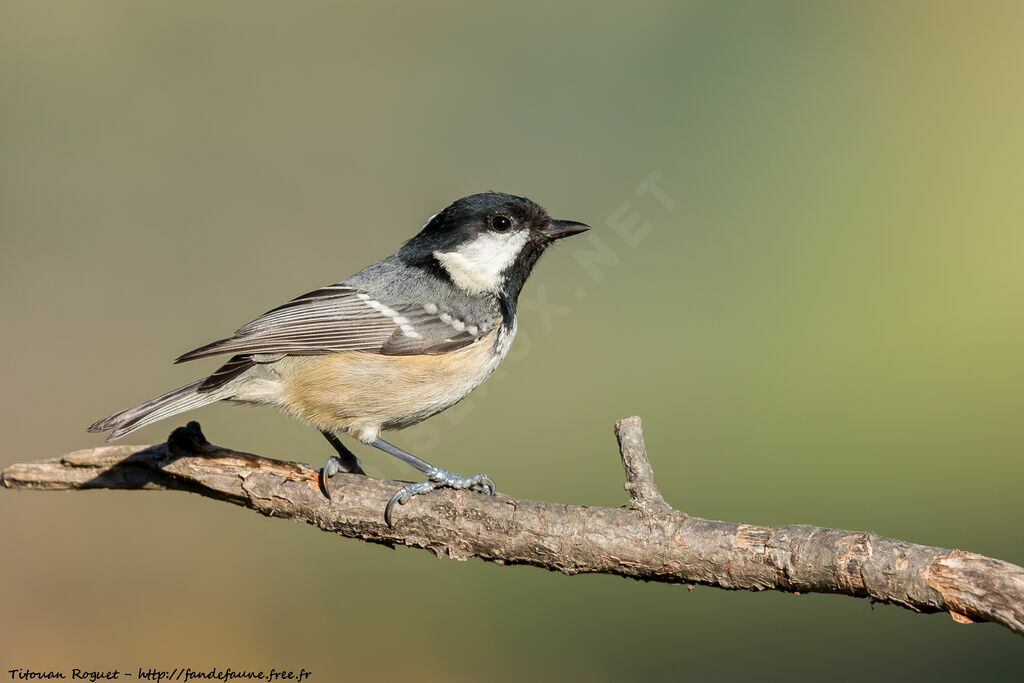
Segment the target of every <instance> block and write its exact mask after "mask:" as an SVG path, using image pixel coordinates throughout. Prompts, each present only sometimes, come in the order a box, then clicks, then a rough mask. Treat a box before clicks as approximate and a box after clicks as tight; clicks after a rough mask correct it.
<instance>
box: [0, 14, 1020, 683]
mask: <svg viewBox="0 0 1024 683" xmlns="http://www.w3.org/2000/svg"><path fill="white" fill-rule="evenodd" d="M0 7H2V16H0V80H2V83H0V85H2V95H0V117H2V118H0V123H2V126H0V136H2V143H0V144H2V147H0V152H2V154H0V273H2V278H3V287H2V291H0V312H2V316H3V321H4V324H3V328H4V333H3V334H2V335H0V353H2V356H3V358H4V385H5V387H6V391H4V392H3V397H2V399H0V401H2V404H0V408H2V410H0V429H2V431H3V434H4V444H5V445H4V449H3V458H2V462H3V464H8V463H12V462H18V461H26V460H34V459H39V458H45V457H51V456H55V455H58V454H61V453H65V452H68V451H71V450H74V449H76V448H82V447H87V446H91V445H98V444H99V443H101V438H99V437H97V436H94V435H87V434H85V433H84V428H85V426H86V425H87V424H89V423H90V422H91V421H93V420H94V419H96V418H98V417H102V416H105V415H107V414H109V413H111V412H113V411H114V410H117V409H121V408H124V407H127V406H129V405H133V404H135V403H137V402H139V401H141V400H143V399H146V398H149V397H150V396H153V395H155V394H157V393H160V392H162V391H164V390H167V389H169V388H172V387H174V386H178V385H180V384H183V383H185V382H187V381H190V380H192V379H194V378H195V377H196V376H198V375H199V374H200V373H202V372H204V371H207V370H209V369H212V368H213V367H214V365H213V363H212V362H208V363H206V364H202V363H197V364H193V365H189V366H173V365H171V363H170V361H171V359H172V358H174V357H175V356H176V355H177V354H179V353H181V352H182V351H185V350H188V349H191V348H193V347H195V346H198V345H200V344H203V343H205V342H207V341H210V340H212V339H216V338H219V337H221V336H224V335H226V334H228V333H230V332H231V331H232V330H234V329H235V328H236V327H238V326H239V325H241V324H242V323H244V322H246V321H248V320H250V319H251V318H253V317H255V316H256V315H258V314H260V313H262V312H263V311H264V310H266V309H268V308H271V307H273V306H274V305H276V304H278V303H280V302H282V301H284V300H286V299H287V298H290V297H292V296H294V295H297V294H299V293H302V292H305V291H307V290H310V289H312V288H315V287H317V286H320V285H322V284H326V283H330V282H334V281H336V280H339V279H341V278H343V277H345V276H347V275H349V274H351V273H353V272H354V271H356V270H358V269H359V268H361V267H362V266H364V265H366V264H369V263H371V262H373V261H375V260H377V259H379V258H381V257H383V256H385V255H387V254H389V253H390V252H391V251H393V250H394V249H395V248H396V247H397V246H399V245H400V244H401V243H402V241H403V240H405V239H407V238H408V237H410V236H411V235H412V234H413V233H414V232H415V231H416V230H417V229H418V228H419V226H420V225H421V224H422V223H423V221H424V220H426V218H427V217H428V216H430V215H431V214H432V213H434V212H436V211H437V210H439V209H440V208H442V207H443V206H445V205H446V204H447V203H448V202H450V201H451V200H453V199H455V198H457V197H460V196H462V195H465V194H469V193H473V192H478V191H483V190H487V189H498V190H502V191H506V192H512V193H517V194H525V195H527V196H530V197H532V198H534V199H536V200H537V201H539V202H540V203H542V204H544V205H545V206H546V207H547V208H548V209H549V210H550V211H551V213H552V214H553V215H555V216H557V217H562V218H571V219H577V220H582V221H586V222H588V223H590V224H591V225H593V226H595V228H596V230H595V231H593V232H592V233H591V235H592V238H596V239H598V240H600V241H601V243H602V244H603V245H604V248H605V249H606V251H607V253H606V254H605V257H604V258H605V261H606V262H607V263H606V264H604V265H601V266H600V267H599V272H598V273H595V272H593V269H588V268H586V267H584V265H583V264H581V261H583V262H586V260H587V259H586V258H585V257H583V256H581V251H595V250H596V247H595V246H594V244H595V243H594V242H590V243H588V242H586V239H587V238H577V240H573V241H570V242H565V243H562V244H560V245H559V246H558V248H557V249H555V250H553V251H552V252H551V253H550V254H548V255H547V256H546V257H545V258H544V260H543V261H542V262H541V264H540V265H539V267H538V270H537V271H536V273H535V275H534V277H533V279H532V280H531V282H530V284H529V285H528V286H527V288H526V291H525V292H524V295H523V298H524V309H525V310H524V311H523V313H522V316H521V320H520V331H521V332H520V335H521V336H520V338H519V339H518V340H517V342H516V345H515V346H514V347H513V354H512V357H511V358H510V359H509V360H507V361H506V363H505V365H504V366H503V367H502V370H501V372H500V373H499V375H497V376H496V377H494V378H492V379H491V380H490V381H489V382H488V383H487V384H486V385H485V387H484V389H485V390H484V389H482V390H481V391H480V392H478V393H477V394H475V395H474V396H472V397H471V398H470V399H468V400H467V402H465V403H463V404H460V405H459V406H457V407H456V408H454V409H452V411H449V412H448V413H445V414H442V415H440V416H438V417H436V418H434V419H433V420H431V421H429V422H427V423H425V424H423V425H421V426H419V427H417V428H414V429H411V430H408V431H406V432H403V433H399V434H393V435H392V436H393V437H394V441H396V442H397V443H398V444H399V445H403V446H406V447H408V448H410V449H412V450H414V451H415V452H417V453H419V454H420V455H422V456H424V457H426V458H427V459H430V460H434V461H437V462H438V463H440V464H443V465H445V466H447V467H449V468H450V469H452V470H454V471H458V472H463V473H469V474H471V473H474V472H477V471H480V470H483V471H486V472H487V473H489V474H490V475H491V476H493V477H494V479H495V480H496V481H497V482H498V485H499V487H500V488H501V490H503V491H505V492H507V493H509V494H510V495H513V496H517V497H522V498H533V499H542V500H555V501H562V502H569V503H585V504H593V505H618V504H621V503H622V502H624V500H625V493H624V492H623V490H622V480H623V475H622V471H621V467H620V465H619V462H618V457H617V455H616V450H615V443H614V439H613V436H612V433H611V426H612V422H613V420H614V419H616V418H619V417H624V416H627V415H632V414H639V415H641V416H642V417H643V419H644V424H645V427H646V434H647V442H648V447H649V450H650V454H651V458H652V462H653V464H654V467H655V470H656V472H657V475H658V481H659V483H660V485H661V488H662V490H663V491H664V492H665V494H666V496H667V498H668V499H669V501H670V502H672V503H673V504H675V505H676V506H677V507H679V508H681V509H683V510H686V511H687V512H690V513H692V514H697V515H700V516H703V517H710V518H717V519H728V520H733V521H745V522H750V523H757V524H775V523H798V522H802V523H811V524H819V525H826V526H837V527H842V528H848V529H870V530H873V531H877V532H878V533H881V534H884V535H889V536H896V537H900V538H905V539H907V540H912V541H916V542H921V543H927V544H935V545H943V546H951V547H960V548H966V549H970V550H973V551H976V552H980V553H985V554H988V555H993V556H996V557H1000V558H1002V559H1006V560H1009V561H1013V562H1017V563H1022V562H1024V527H1022V524H1021V519H1022V517H1024V496H1022V495H1021V492H1022V481H1024V459H1022V458H1021V446H1022V443H1024V427H1022V408H1024V396H1022V389H1021V387H1022V386H1024V355H1022V353H1021V349H1022V347H1024V316H1022V294H1024V268H1022V254H1024V229H1022V227H1024V226H1022V217H1024V192H1022V187H1024V127H1022V125H1021V121H1022V116H1024V69H1022V61H1024V60H1022V57H1024V49H1022V41H1021V35H1022V30H1024V4H1022V3H1020V2H980V3H970V2H896V3H893V2H845V3H844V2H692V3H671V2H665V3H629V4H626V3H621V4H601V5H595V4H593V3H560V4H553V3H534V2H521V3H501V4H492V5H483V4H480V3H468V2H467V3H443V4H438V3H433V4H431V5H429V6H427V5H426V4H411V3H410V4H396V3H368V2H367V3H358V4H352V3H350V4H343V3H298V4H292V3H255V2H232V3H227V2H225V3H207V2H174V3H136V2H126V1H125V2H64V3H59V2H58V3H41V2H35V1H24V2H10V1H8V0H4V1H3V2H2V4H0ZM652 174H654V177H655V178H656V179H657V184H658V186H659V187H660V188H661V189H662V190H663V191H664V193H665V196H659V195H656V194H652V193H643V192H640V193H639V194H638V192H637V188H638V186H640V185H641V183H643V181H644V180H646V179H649V178H651V177H652ZM666 197H667V199H666ZM627 202H628V204H626V203H627ZM669 207H671V208H669ZM632 214H636V216H637V218H635V220H637V221H638V223H637V226H636V227H635V228H634V230H635V231H639V232H638V234H640V236H641V237H642V239H639V240H638V241H637V240H633V242H634V244H632V245H631V244H628V243H627V242H626V241H624V240H623V239H622V237H621V236H620V235H619V234H618V233H617V232H616V231H615V229H614V228H613V225H614V224H618V223H620V222H622V221H624V220H628V217H629V216H630V215H632ZM644 223H649V224H650V227H649V228H648V227H646V226H644V227H641V226H642V225H643V224H644ZM597 275H599V276H600V277H597ZM526 302H532V304H527V303H526ZM542 302H547V303H542ZM549 306H555V307H556V309H554V310H552V309H550V308H549ZM538 309H542V310H544V311H547V313H546V314H542V312H541V310H538ZM189 417H194V418H196V419H199V420H200V421H201V422H202V424H203V426H204V428H205V431H206V433H207V435H208V436H209V438H210V439H211V440H212V441H214V442H215V443H220V444H224V445H231V446H233V447H235V448H239V449H243V450H250V451H254V452H258V453H261V454H264V455H270V456H276V457H281V458H285V459H296V460H302V461H305V462H310V463H313V464H316V465H319V464H320V463H321V462H322V461H323V459H324V458H325V457H326V455H327V454H328V452H329V447H328V446H327V444H326V443H324V442H323V439H322V438H321V437H320V436H319V435H318V434H316V433H315V432H314V431H312V430H310V429H308V428H305V427H303V426H301V425H300V424H298V423H296V422H293V421H292V420H290V419H288V418H286V417H283V416H280V415H277V414H276V413H273V412H271V411H269V410H266V409H260V410H257V409H243V408H230V407H227V406H212V407H208V408H204V409H202V410H201V411H198V412H197V413H195V414H193V415H191V416H189ZM185 419H187V418H184V417H183V418H181V419H179V420H173V421H168V422H164V423H161V424H158V425H156V426H153V427H149V428H147V429H146V430H145V431H143V432H139V433H138V434H133V435H132V436H131V437H129V439H128V441H131V442H136V443H150V442H156V441H161V440H163V438H164V437H165V436H166V434H167V433H168V432H169V431H170V429H171V428H173V427H174V426H175V425H176V424H180V423H182V422H183V421H184V420H185ZM360 454H361V456H362V457H363V460H364V464H365V465H366V466H367V468H368V469H369V471H370V472H371V473H372V474H374V475H377V476H385V477H399V478H406V479H408V478H412V477H413V476H414V475H415V473H414V472H413V471H412V470H409V469H407V468H403V467H402V466H400V465H399V464H397V462H395V461H393V459H391V458H388V457H387V456H384V455H382V454H378V453H375V452H370V451H368V450H367V449H365V448H362V449H360ZM0 516H2V519H3V523H2V524H0V545H2V547H3V548H4V557H3V560H2V561H0V577H2V582H3V588H4V597H3V607H2V610H0V669H2V670H3V671H6V670H8V669H10V668H15V667H23V668H32V669H42V670H60V669H65V670H67V669H69V668H70V667H73V666H78V667H90V668H114V667H120V668H122V669H128V670H133V668H134V667H140V666H141V667H150V666H154V667H167V668H171V667H174V666H179V667H180V666H191V667H193V668H201V667H209V666H214V665H216V666H220V667H228V666H230V667H234V668H236V669H238V668H247V669H260V668H265V667H267V668H269V667H271V666H276V667H279V668H282V667H290V668H296V669H297V668H299V667H305V668H306V669H310V670H312V671H313V672H314V678H313V681H314V682H316V681H331V680H378V679H379V680H396V681H398V680H401V681H408V680H425V681H432V680H437V681H463V680H475V679H480V678H486V679H492V680H502V681H512V680H522V679H525V678H539V679H542V680H543V679H589V680H595V681H618V680H626V679H636V678H647V679H651V680H659V679H665V680H669V679H671V680H679V679H694V680H709V681H710V680H723V681H724V680H744V679H752V678H768V679H771V678H776V677H784V678H788V679H792V680H822V679H825V678H829V679H832V680H855V679H856V680H862V679H865V678H869V679H894V678H899V677H910V676H913V677H914V678H915V679H930V680H935V681H938V680H960V679H963V678H964V677H969V678H970V679H971V680H979V679H990V680H997V679H1011V678H1015V679H1016V680H1019V676H1020V664H1021V654H1022V647H1021V641H1020V638H1019V637H1017V636H1013V635H1011V634H1010V633H1009V632H1007V631H1005V630H1003V629H1001V628H999V627H996V626H993V625H977V626H960V625H957V624H954V623H953V621H952V620H951V619H950V618H949V617H948V616H946V615H933V616H918V615H914V614H912V613H910V612H907V611H904V610H901V609H897V608H893V607H876V608H874V609H872V608H871V607H870V606H869V605H868V603H867V602H866V601H863V600H852V599H849V598H843V597H836V596H822V595H805V596H799V597H796V596H791V595H783V594H774V593H770V594H749V593H731V592H725V591H721V590H714V589H709V588H697V589H696V590H695V591H694V592H692V593H690V592H688V591H687V590H686V589H685V588H678V587H669V586H663V585H647V584H639V583H634V582H627V581H623V580H620V579H615V578H611V577H603V576H582V577H571V578H570V577H564V576H560V575H554V574H548V573H546V572H543V571H541V570H536V569H532V568H522V567H519V568H508V567H505V568H502V567H497V566H493V565H485V564H483V563H481V562H478V561H470V562H466V563H458V562H452V561H447V560H444V561H441V560H437V559H435V558H433V557H432V556H431V555H429V554H428V553H424V552H414V551H409V550H405V549H400V550H397V551H390V550H387V549H384V548H380V547H376V546H371V545H368V544H365V543H359V542H355V541H349V540H343V539H334V538H331V537H330V536H328V535H326V534H323V533H321V532H319V531H317V530H315V529H313V528H311V527H305V526H302V525H297V524H292V523H288V522H283V521H274V520H268V519H265V518H262V517H260V516H258V515H254V514H252V513H251V512H248V511H245V510H242V509H240V508H234V507H231V506H228V505H225V504H222V503H215V502H211V501H208V500H205V499H201V498H199V497H195V496H186V495H183V494H154V493H121V492H90V493H83V494H38V493H20V492H4V493H2V494H0Z"/></svg>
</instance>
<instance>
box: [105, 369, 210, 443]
mask: <svg viewBox="0 0 1024 683" xmlns="http://www.w3.org/2000/svg"><path fill="white" fill-rule="evenodd" d="M202 383H203V380H199V381H198V382H192V384H188V385H186V386H183V387H181V388H180V389H175V390H174V391H169V392H167V393H166V394H164V395H162V396H157V397H156V398H151V399H149V400H148V401H146V402H145V403H142V404H140V405H137V406H135V407H134V408H129V409H128V410H122V411H121V412H119V413H115V414H113V415H111V416H110V417H106V418H103V419H102V420H99V421H97V422H94V423H93V424H92V425H90V426H89V431H90V432H110V434H109V435H108V436H107V441H113V440H114V439H120V438H121V437H122V436H124V435H125V434H129V433H131V432H134V431H135V430H136V429H141V428H142V427H145V426H146V425H149V424H153V423H154V422H157V421H158V420H162V419H164V418H165V417H170V416H171V415H177V414H178V413H183V412H185V411H186V410H192V409H193V408H199V407H200V406H205V405H206V404H208V403H213V402H214V401H219V400H220V399H221V398H223V394H222V393H221V392H217V391H211V392H202V393H200V392H199V391H197V390H198V389H199V386H200V385H201V384H202Z"/></svg>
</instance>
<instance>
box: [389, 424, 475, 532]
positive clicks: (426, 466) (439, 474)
mask: <svg viewBox="0 0 1024 683" xmlns="http://www.w3.org/2000/svg"><path fill="white" fill-rule="evenodd" d="M370 445H371V446H373V447H375V448H379V449H380V450H382V451H384V452H385V453H389V454H390V455H393V456H395V457H396V458H398V459H399V460H401V461H402V462H404V463H406V464H408V465H412V466H413V467H415V468H416V469H418V470H419V471H420V472H422V473H423V474H425V475H427V480H426V481H421V482H419V483H415V484H406V485H405V486H403V487H402V488H400V489H398V493H396V494H395V495H393V496H392V497H391V500H389V501H388V505H387V507H386V508H384V521H385V522H387V523H388V526H393V525H392V524H391V510H392V508H394V507H395V503H398V504H400V505H405V504H406V503H408V502H409V499H410V498H412V497H413V496H416V495H419V494H421V493H426V492H428V491H433V490H434V489H436V488H440V487H442V486H447V487H449V488H453V489H470V490H471V491H479V492H480V493H486V494H487V495H490V496H493V495H494V491H495V489H494V482H493V481H491V478H490V477H488V476H487V475H486V474H477V475H476V476H473V477H463V476H460V475H458V474H453V473H451V472H449V471H448V470H446V469H443V468H441V467H435V466H434V465H431V464H430V463H429V462H427V461H426V460H421V459H420V458H417V457H416V456H415V455H413V454H412V453H407V452H406V451H403V450H402V449H401V448H399V447H398V446H393V445H391V444H389V443H388V442H387V441H385V440H384V439H381V438H377V439H375V440H374V441H372V442H371V443H370Z"/></svg>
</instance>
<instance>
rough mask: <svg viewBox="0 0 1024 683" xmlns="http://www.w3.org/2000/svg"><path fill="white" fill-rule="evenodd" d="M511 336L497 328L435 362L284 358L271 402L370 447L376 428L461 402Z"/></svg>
mask: <svg viewBox="0 0 1024 683" xmlns="http://www.w3.org/2000/svg"><path fill="white" fill-rule="evenodd" d="M515 332H516V328H515V326H514V325H513V326H511V327H510V328H507V329H506V328H504V327H502V326H498V327H495V328H494V329H493V330H492V331H491V332H490V333H488V334H487V335H486V336H484V337H481V338H480V339H479V340H478V341H476V342H473V343H472V344H469V345H468V346H464V347H462V348H460V349H456V350H455V351H450V352H448V353H442V354H436V355H409V356H387V355H382V354H378V353H372V352H367V351H344V352H340V353H331V354H326V355H322V356H289V357H287V358H283V359H281V360H280V361H278V362H277V363H275V364H274V365H275V366H276V367H275V368H274V370H276V374H277V375H278V377H279V378H280V379H279V382H280V387H281V391H280V393H279V397H278V399H277V400H276V401H274V402H275V403H277V404H278V405H279V406H280V407H282V408H283V409H285V410H286V411H287V412H290V413H292V414H294V415H295V416H296V417H298V418H300V419H302V420H304V421H306V422H308V423H310V424H313V425H314V426H316V427H318V428H319V429H331V430H340V431H347V432H349V433H350V434H352V435H353V436H355V437H356V438H359V439H360V440H363V441H372V440H373V439H375V438H376V437H377V436H378V435H379V433H380V430H381V429H402V428H403V427H408V426H411V425H414V424H416V423H417V422H420V421H422V420H425V419H426V418H428V417H430V416H432V415H436V414H437V413H439V412H441V411H442V410H444V409H445V408H448V407H450V406H452V405H453V404H455V403H457V402H458V401H460V400H462V399H463V398H465V397H466V396H467V395H468V394H469V393H470V392H471V391H473V389H475V388H476V387H478V386H479V385H480V383H481V382H483V381H484V380H485V379H487V377H488V376H489V375H490V374H491V373H492V372H493V371H494V369H495V368H496V367H497V366H498V364H499V363H500V362H501V360H502V359H503V358H504V357H505V354H506V353H508V349H509V346H510V345H511V343H512V339H513V337H514V336H515Z"/></svg>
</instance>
